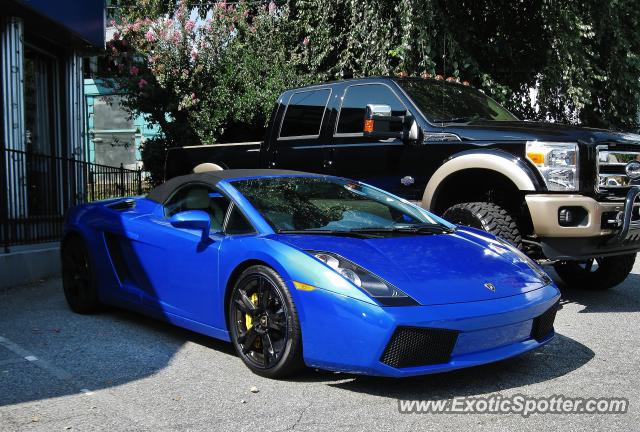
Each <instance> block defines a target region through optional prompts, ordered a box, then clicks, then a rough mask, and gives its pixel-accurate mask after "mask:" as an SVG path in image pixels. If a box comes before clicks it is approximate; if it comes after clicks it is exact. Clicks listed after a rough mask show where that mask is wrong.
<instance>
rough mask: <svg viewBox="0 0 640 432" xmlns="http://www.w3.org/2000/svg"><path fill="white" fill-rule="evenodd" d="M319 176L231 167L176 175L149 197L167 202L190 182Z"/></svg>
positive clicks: (156, 188) (296, 172)
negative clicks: (174, 193) (177, 190)
mask: <svg viewBox="0 0 640 432" xmlns="http://www.w3.org/2000/svg"><path fill="white" fill-rule="evenodd" d="M294 175H295V176H299V175H303V176H304V175H308V176H317V175H319V174H311V173H306V172H301V171H289V170H277V169H230V170H221V171H208V172H203V173H197V174H187V175H183V176H178V177H174V178H172V179H171V180H168V181H166V182H165V183H162V184H161V185H160V186H157V187H155V188H153V189H152V190H151V191H150V192H149V193H148V194H147V199H149V200H151V201H155V202H157V203H163V202H165V201H166V200H167V199H168V198H169V196H171V194H172V193H173V192H174V191H175V190H176V189H178V188H180V187H181V186H183V185H186V184H189V183H205V184H208V185H211V186H215V185H216V184H218V182H220V181H222V180H233V179H240V178H245V177H273V176H294Z"/></svg>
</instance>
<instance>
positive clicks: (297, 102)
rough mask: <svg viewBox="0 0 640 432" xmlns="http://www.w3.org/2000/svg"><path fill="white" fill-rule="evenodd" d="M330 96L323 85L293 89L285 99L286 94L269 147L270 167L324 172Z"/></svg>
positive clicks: (329, 91) (327, 89) (329, 92)
mask: <svg viewBox="0 0 640 432" xmlns="http://www.w3.org/2000/svg"><path fill="white" fill-rule="evenodd" d="M330 97H331V89H330V88H326V87H325V88H314V89H304V90H299V91H294V92H293V93H291V94H290V95H289V96H288V99H287V97H286V95H285V100H284V101H283V102H284V103H286V108H285V111H284V114H283V115H282V120H281V122H280V126H279V129H278V131H277V133H276V134H275V136H276V138H275V142H274V143H272V144H271V145H272V146H273V148H270V149H269V151H270V153H271V156H270V159H271V161H272V163H271V166H270V167H271V168H279V169H292V170H297V171H306V172H312V173H322V172H324V170H325V168H324V160H325V157H324V152H325V148H326V145H327V144H328V139H329V137H330V135H329V131H328V130H327V128H326V126H327V123H328V121H327V119H328V117H329V114H328V107H327V105H328V103H329V99H330Z"/></svg>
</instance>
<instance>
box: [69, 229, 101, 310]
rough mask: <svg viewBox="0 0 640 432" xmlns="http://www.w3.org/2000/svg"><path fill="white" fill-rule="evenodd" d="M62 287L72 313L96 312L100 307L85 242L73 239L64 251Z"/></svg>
mask: <svg viewBox="0 0 640 432" xmlns="http://www.w3.org/2000/svg"><path fill="white" fill-rule="evenodd" d="M62 287H63V290H64V296H65V298H66V300H67V303H68V304H69V307H70V308H71V310H72V311H74V312H76V313H79V314H90V313H93V312H96V311H97V310H98V309H99V307H100V302H99V301H98V292H97V289H96V284H95V279H94V276H93V270H92V268H91V262H90V259H89V253H88V250H87V247H86V246H85V244H84V241H82V239H80V238H72V239H70V240H69V241H67V242H65V244H64V247H63V250H62Z"/></svg>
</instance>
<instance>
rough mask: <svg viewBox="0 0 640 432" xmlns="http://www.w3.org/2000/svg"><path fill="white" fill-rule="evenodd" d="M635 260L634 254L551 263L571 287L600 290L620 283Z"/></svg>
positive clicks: (629, 271)
mask: <svg viewBox="0 0 640 432" xmlns="http://www.w3.org/2000/svg"><path fill="white" fill-rule="evenodd" d="M635 260H636V254H629V255H618V256H612V257H604V258H592V259H590V260H586V261H559V262H557V263H555V264H554V265H553V267H554V268H555V270H556V273H558V276H560V279H562V281H563V282H564V283H565V284H566V285H567V286H569V287H571V288H581V289H586V290H592V291H601V290H606V289H609V288H612V287H614V286H616V285H618V284H620V283H622V282H623V281H624V280H625V279H626V278H627V276H629V273H631V270H632V269H633V263H634V262H635Z"/></svg>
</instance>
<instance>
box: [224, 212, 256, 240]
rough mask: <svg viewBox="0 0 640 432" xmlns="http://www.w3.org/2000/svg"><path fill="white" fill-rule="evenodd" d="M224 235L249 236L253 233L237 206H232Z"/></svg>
mask: <svg viewBox="0 0 640 432" xmlns="http://www.w3.org/2000/svg"><path fill="white" fill-rule="evenodd" d="M224 232H225V234H230V235H234V234H251V233H253V232H255V230H254V229H253V227H252V226H251V224H250V223H249V221H248V220H247V218H245V217H244V215H243V214H242V212H241V211H240V209H238V206H236V205H234V206H233V208H232V209H231V214H230V215H229V219H228V220H227V226H226V227H225V230H224Z"/></svg>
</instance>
